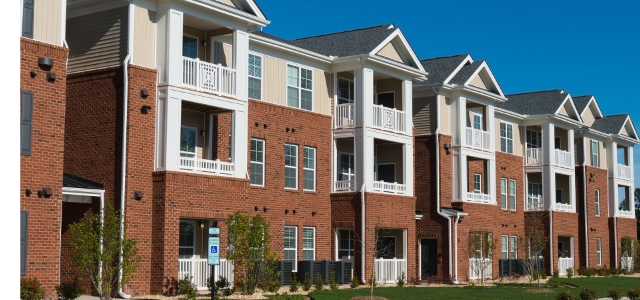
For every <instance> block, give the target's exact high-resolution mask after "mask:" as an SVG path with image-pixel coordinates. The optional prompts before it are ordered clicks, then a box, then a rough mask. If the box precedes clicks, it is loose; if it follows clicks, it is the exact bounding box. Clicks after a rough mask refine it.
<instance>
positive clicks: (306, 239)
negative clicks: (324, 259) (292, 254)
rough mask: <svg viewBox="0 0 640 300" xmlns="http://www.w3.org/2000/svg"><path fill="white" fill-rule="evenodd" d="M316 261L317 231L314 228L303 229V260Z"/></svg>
mask: <svg viewBox="0 0 640 300" xmlns="http://www.w3.org/2000/svg"><path fill="white" fill-rule="evenodd" d="M315 259H316V229H315V228H314V227H303V228H302V260H315Z"/></svg>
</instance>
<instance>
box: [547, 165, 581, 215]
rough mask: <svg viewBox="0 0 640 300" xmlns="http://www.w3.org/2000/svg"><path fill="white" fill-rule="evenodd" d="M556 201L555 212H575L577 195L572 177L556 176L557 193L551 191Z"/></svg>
mask: <svg viewBox="0 0 640 300" xmlns="http://www.w3.org/2000/svg"><path fill="white" fill-rule="evenodd" d="M551 192H552V193H553V194H552V197H553V199H554V200H555V203H554V206H553V210H555V211H563V212H575V211H576V209H575V205H574V203H573V199H574V195H575V185H573V183H572V176H567V175H562V174H558V173H556V174H555V191H551Z"/></svg>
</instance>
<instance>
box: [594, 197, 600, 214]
mask: <svg viewBox="0 0 640 300" xmlns="http://www.w3.org/2000/svg"><path fill="white" fill-rule="evenodd" d="M595 198H596V217H599V216H600V190H596V191H595Z"/></svg>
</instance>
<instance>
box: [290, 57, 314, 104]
mask: <svg viewBox="0 0 640 300" xmlns="http://www.w3.org/2000/svg"><path fill="white" fill-rule="evenodd" d="M287 106H290V107H295V108H301V109H305V110H313V70H311V69H306V68H302V67H298V66H294V65H287Z"/></svg>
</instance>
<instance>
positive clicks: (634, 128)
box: [618, 116, 638, 137]
mask: <svg viewBox="0 0 640 300" xmlns="http://www.w3.org/2000/svg"><path fill="white" fill-rule="evenodd" d="M627 123H629V124H631V129H632V130H633V135H635V136H636V137H637V136H638V132H636V127H635V126H634V125H633V121H631V117H630V116H627V119H626V120H625V121H624V124H622V127H621V128H620V131H618V134H620V133H621V132H622V128H624V126H625V125H627Z"/></svg>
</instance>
